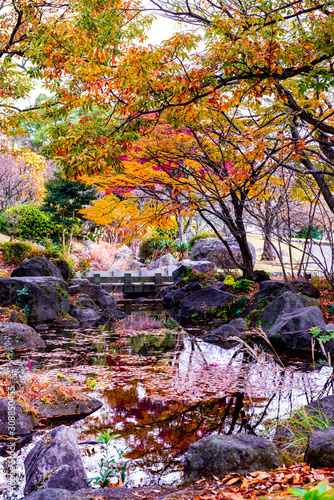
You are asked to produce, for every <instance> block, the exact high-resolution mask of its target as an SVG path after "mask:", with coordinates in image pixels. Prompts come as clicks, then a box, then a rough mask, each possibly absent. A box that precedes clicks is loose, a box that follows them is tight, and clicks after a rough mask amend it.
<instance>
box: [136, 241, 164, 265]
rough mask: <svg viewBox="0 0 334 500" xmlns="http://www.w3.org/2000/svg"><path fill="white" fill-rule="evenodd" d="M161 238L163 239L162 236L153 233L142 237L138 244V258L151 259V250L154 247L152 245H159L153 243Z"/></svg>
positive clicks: (152, 250)
mask: <svg viewBox="0 0 334 500" xmlns="http://www.w3.org/2000/svg"><path fill="white" fill-rule="evenodd" d="M161 240H163V237H161V236H153V235H152V236H149V237H148V238H145V239H143V241H142V242H141V243H140V246H139V258H140V260H142V261H144V262H146V261H147V260H149V259H152V256H153V252H154V250H155V249H156V248H154V247H155V246H156V247H157V248H158V247H159V246H158V245H155V243H159V242H160V241H161Z"/></svg>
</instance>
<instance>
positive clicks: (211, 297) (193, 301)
mask: <svg viewBox="0 0 334 500" xmlns="http://www.w3.org/2000/svg"><path fill="white" fill-rule="evenodd" d="M234 299H235V297H234V295H232V294H231V293H228V292H222V291H221V290H218V289H217V288H213V287H212V288H211V287H208V288H204V289H203V290H199V291H198V292H195V293H192V294H191V295H188V296H187V297H185V298H184V299H183V301H182V305H181V317H182V318H191V317H192V316H193V315H197V316H196V317H197V318H204V317H205V313H206V311H207V309H211V308H212V307H221V308H222V307H224V306H226V304H228V303H229V302H232V301H233V300H234Z"/></svg>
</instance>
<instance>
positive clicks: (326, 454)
mask: <svg viewBox="0 0 334 500" xmlns="http://www.w3.org/2000/svg"><path fill="white" fill-rule="evenodd" d="M304 460H305V462H306V463H307V464H309V465H310V466H311V467H315V468H323V467H330V468H332V467H334V427H329V428H328V429H322V430H319V431H315V432H312V434H311V435H310V436H309V438H308V442H307V447H306V451H305V459H304Z"/></svg>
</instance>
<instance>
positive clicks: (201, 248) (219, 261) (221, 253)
mask: <svg viewBox="0 0 334 500" xmlns="http://www.w3.org/2000/svg"><path fill="white" fill-rule="evenodd" d="M225 241H226V242H227V243H228V245H229V246H230V248H231V250H232V253H233V255H234V257H235V258H236V260H237V261H239V262H241V263H242V256H241V252H240V247H239V244H238V242H237V240H236V239H235V238H225ZM248 246H249V250H250V252H251V254H252V261H253V265H254V264H255V262H256V251H255V248H254V246H253V245H252V244H251V243H248ZM190 259H191V260H210V261H211V262H214V263H215V264H216V266H217V267H220V268H222V269H234V268H235V267H236V265H235V264H234V262H233V261H232V259H231V257H230V255H229V253H228V251H227V249H226V247H225V245H224V243H222V242H221V241H220V240H219V239H218V238H202V239H200V240H197V241H196V243H195V245H194V247H193V249H192V251H191V254H190Z"/></svg>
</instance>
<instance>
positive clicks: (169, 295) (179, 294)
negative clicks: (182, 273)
mask: <svg viewBox="0 0 334 500" xmlns="http://www.w3.org/2000/svg"><path fill="white" fill-rule="evenodd" d="M161 295H162V303H163V305H164V306H165V307H178V306H180V304H181V302H182V301H183V299H184V298H185V297H187V291H186V290H185V287H182V288H176V287H174V286H172V287H168V289H165V290H164V292H163V293H162V294H160V296H161Z"/></svg>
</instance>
